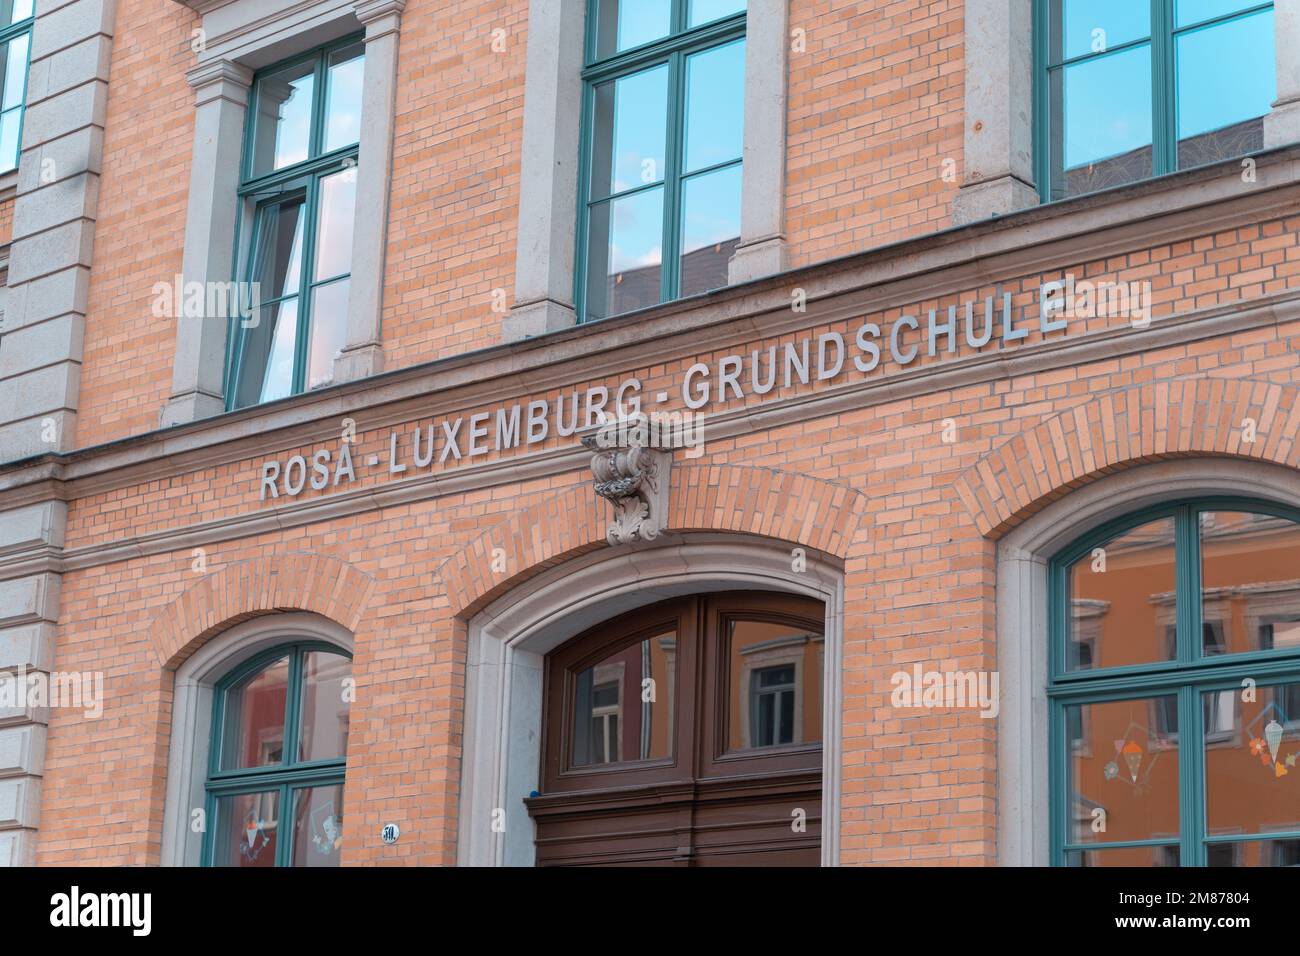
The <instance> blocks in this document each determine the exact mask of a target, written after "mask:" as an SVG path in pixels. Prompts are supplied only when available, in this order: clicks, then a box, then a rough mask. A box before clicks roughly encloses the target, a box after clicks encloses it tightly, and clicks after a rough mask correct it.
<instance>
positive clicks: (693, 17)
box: [686, 0, 745, 28]
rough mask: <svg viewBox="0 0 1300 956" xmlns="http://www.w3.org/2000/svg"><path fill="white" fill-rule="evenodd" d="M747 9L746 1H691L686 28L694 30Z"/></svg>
mask: <svg viewBox="0 0 1300 956" xmlns="http://www.w3.org/2000/svg"><path fill="white" fill-rule="evenodd" d="M744 9H745V0H690V3H689V11H690V12H689V14H688V16H687V18H686V26H687V27H688V28H694V27H698V26H703V25H704V24H706V23H712V22H713V21H714V20H721V19H722V18H723V17H729V16H731V15H732V14H733V13H739V12H740V11H741V10H744Z"/></svg>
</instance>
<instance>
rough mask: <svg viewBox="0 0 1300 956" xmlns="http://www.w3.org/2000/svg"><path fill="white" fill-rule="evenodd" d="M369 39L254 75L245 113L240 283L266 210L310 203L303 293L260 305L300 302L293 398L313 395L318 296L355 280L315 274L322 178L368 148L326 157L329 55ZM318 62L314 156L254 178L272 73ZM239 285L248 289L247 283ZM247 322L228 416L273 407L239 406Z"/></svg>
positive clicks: (231, 349)
mask: <svg viewBox="0 0 1300 956" xmlns="http://www.w3.org/2000/svg"><path fill="white" fill-rule="evenodd" d="M364 40H365V34H364V33H355V34H352V35H350V36H346V37H343V38H342V39H339V40H335V41H333V42H331V43H328V44H326V45H325V46H321V47H317V48H316V49H314V50H312V51H310V52H309V53H304V54H302V55H300V56H296V57H292V58H290V59H287V60H280V61H278V62H276V63H273V64H271V65H270V66H267V67H265V68H263V69H261V70H258V71H257V73H255V74H254V76H253V82H252V85H251V86H250V87H249V91H248V107H247V109H246V111H245V114H244V115H245V116H246V117H248V120H246V121H245V123H244V146H243V158H242V159H241V161H240V186H239V191H238V197H239V198H238V202H239V221H238V224H237V225H236V228H235V263H236V265H235V276H234V278H235V279H236V280H242V282H243V283H251V282H252V281H253V270H254V268H255V267H256V261H255V254H256V250H257V244H258V242H260V241H261V236H260V234H259V233H260V231H261V228H262V226H263V224H264V222H265V219H266V216H265V215H264V212H265V210H266V209H268V208H269V207H273V206H276V205H280V204H283V203H285V202H288V201H292V200H293V199H294V198H295V197H298V196H301V197H302V198H303V211H302V217H303V218H302V249H301V251H300V253H299V254H300V256H301V259H302V264H301V266H300V268H299V279H298V291H297V292H295V293H293V295H288V296H282V297H280V298H275V299H268V300H265V301H262V302H260V303H258V304H259V306H260V307H262V308H263V309H264V308H265V307H267V306H269V305H274V304H276V303H277V302H280V301H282V300H283V299H288V298H295V297H296V298H297V299H298V317H297V335H296V337H295V339H294V361H293V382H292V383H291V386H290V389H289V394H288V395H287V396H285V398H289V397H292V396H294V395H300V394H302V393H303V392H305V391H306V390H307V388H306V381H307V356H308V348H309V345H310V332H311V299H312V293H313V292H314V291H315V290H316V289H317V288H319V287H322V286H328V285H333V284H335V283H337V282H342V281H345V280H346V281H350V280H351V277H352V272H351V268H349V271H348V272H347V273H346V275H342V276H331V277H329V278H327V279H325V280H323V281H320V282H317V281H314V280H313V278H312V274H311V273H312V268H313V266H314V264H315V261H316V225H317V219H318V216H319V212H320V183H321V180H323V179H325V178H326V177H327V176H331V175H333V174H334V173H337V172H339V171H341V170H342V169H344V168H346V167H347V166H348V165H352V166H353V168H355V167H356V164H357V157H358V156H359V155H360V150H361V144H360V143H359V142H357V143H352V144H350V145H348V146H343V147H340V148H339V149H335V150H332V151H330V152H328V153H326V152H322V149H323V147H324V142H325V132H326V122H325V119H326V106H327V102H328V94H329V90H328V86H329V84H328V72H329V57H330V54H331V53H334V52H336V51H338V50H341V49H343V48H345V47H348V46H352V45H353V44H356V43H361V42H363V41H364ZM312 61H315V72H314V74H313V80H312V117H311V133H310V136H309V140H308V150H307V159H305V160H303V161H302V162H299V163H295V164H293V165H292V166H286V167H284V168H283V169H277V170H273V171H272V172H269V173H264V174H263V175H261V176H254V175H253V173H252V169H253V138H254V134H255V133H256V126H257V124H256V123H255V122H254V121H253V118H254V117H256V116H257V95H258V88H259V84H260V82H261V80H262V79H263V78H265V77H266V76H268V75H271V74H274V73H279V72H281V71H283V70H286V69H288V68H289V67H293V66H296V65H298V64H300V63H308V62H312ZM245 220H248V221H247V222H246V221H245ZM244 232H247V233H248V241H247V242H245V241H243V239H242V234H243V233H244ZM239 287H240V288H248V286H247V285H241V286H239ZM240 322H241V320H240V319H239V318H238V317H233V318H231V319H230V320H229V326H228V329H227V334H226V342H227V343H228V345H227V348H226V373H225V402H226V411H234V410H235V409H237V408H252V407H254V406H256V405H259V404H266V403H262V402H252V403H249V404H247V405H242V406H240V405H236V404H235V399H236V396H237V395H238V390H239V385H240V381H239V376H240V373H241V371H242V370H243V367H244V361H243V360H244V347H245V345H246V339H247V336H246V335H245V334H244V331H245V330H244V329H243V328H242V326H241V324H240ZM272 401H279V399H272Z"/></svg>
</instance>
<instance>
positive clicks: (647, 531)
mask: <svg viewBox="0 0 1300 956" xmlns="http://www.w3.org/2000/svg"><path fill="white" fill-rule="evenodd" d="M582 443H583V444H584V445H586V446H587V447H588V448H590V449H592V450H593V451H594V452H595V454H594V455H592V457H591V472H592V474H593V475H595V481H593V482H592V485H593V487H594V488H595V489H596V494H598V495H600V496H601V497H602V498H605V499H606V500H608V501H609V502H611V503H612V504H613V505H614V520H613V521H612V522H611V523H610V525H609V529H608V531H606V533H605V539H606V540H607V541H608V542H609V543H610V544H611V545H614V544H630V543H631V542H633V541H638V540H640V541H653V540H654V539H655V538H657V537H658V536H659V532H660V531H663V530H664V528H665V526H666V523H667V520H668V472H669V469H670V468H671V467H672V461H673V456H672V453H671V452H667V451H659V450H657V449H654V448H646V447H643V446H641V445H638V444H630V445H622V446H615V447H609V446H608V444H607V441H606V440H605V437H604V435H588V436H587V437H585V438H583V439H582Z"/></svg>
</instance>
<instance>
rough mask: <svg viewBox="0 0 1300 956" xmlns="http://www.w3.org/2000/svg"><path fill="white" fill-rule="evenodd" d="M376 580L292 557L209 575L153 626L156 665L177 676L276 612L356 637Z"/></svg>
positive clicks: (336, 562)
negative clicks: (326, 623)
mask: <svg viewBox="0 0 1300 956" xmlns="http://www.w3.org/2000/svg"><path fill="white" fill-rule="evenodd" d="M373 584H374V580H373V579H372V578H371V577H370V576H369V575H367V574H365V573H364V572H362V571H359V570H357V569H356V568H355V567H353V566H352V565H350V564H348V563H347V562H346V561H343V560H341V559H339V558H335V557H332V556H330V555H326V554H309V553H289V554H278V555H274V556H270V557H262V558H254V559H252V560H249V561H237V562H232V563H230V564H226V565H224V566H222V567H220V568H217V569H215V570H212V571H209V572H208V573H207V574H204V575H203V576H202V577H200V578H199V579H198V580H197V581H196V582H195V583H194V584H193V585H192V586H191V587H189V588H188V589H186V590H185V591H184V592H182V593H181V594H179V595H178V596H177V597H176V598H175V599H174V600H173V601H172V602H171V603H170V604H168V605H167V606H166V607H164V608H163V609H162V610H161V611H160V612H159V613H158V615H157V617H155V618H154V620H153V622H152V623H151V624H150V626H149V639H150V640H151V641H152V642H153V646H154V650H155V651H156V652H157V654H158V659H159V661H160V662H161V663H162V665H163V667H164V668H165V669H166V670H169V671H173V670H175V669H176V668H177V667H179V666H180V665H181V663H182V662H184V661H185V659H186V658H187V657H189V656H190V655H191V654H192V653H194V651H195V650H196V649H198V648H199V647H201V646H202V645H203V643H204V642H205V641H207V640H208V639H209V638H211V637H212V636H213V635H214V634H217V633H218V632H220V631H224V630H226V629H227V628H229V627H232V626H233V625H235V624H238V623H240V622H241V621H246V620H248V619H249V618H254V617H258V616H260V615H263V614H274V613H276V612H277V611H309V612H312V613H315V614H319V615H321V616H322V617H326V618H329V619H330V620H332V621H336V622H338V623H339V624H342V625H343V626H344V627H346V628H347V629H348V630H350V631H352V632H354V633H355V632H356V630H357V626H358V624H359V623H360V620H361V613H362V610H363V609H364V608H365V606H366V602H367V601H368V600H369V597H370V591H371V588H372V586H373Z"/></svg>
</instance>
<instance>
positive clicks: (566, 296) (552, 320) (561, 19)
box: [502, 0, 789, 342]
mask: <svg viewBox="0 0 1300 956" xmlns="http://www.w3.org/2000/svg"><path fill="white" fill-rule="evenodd" d="M587 5H588V0H530V2H529V5H528V51H527V62H526V65H525V78H524V130H523V147H522V151H521V157H520V185H519V229H518V234H517V237H516V249H515V295H514V298H515V304H514V306H513V308H512V309H511V311H510V314H509V315H508V316H507V317H506V319H505V321H504V323H503V325H502V340H503V341H506V342H516V341H519V340H521V339H526V338H531V337H533V336H537V335H544V334H546V333H547V332H554V331H556V330H558V329H564V328H568V327H570V326H573V325H576V324H577V321H578V319H577V313H576V312H575V309H574V302H573V299H574V282H575V278H574V277H575V265H576V259H577V217H578V215H579V211H578V210H579V203H578V170H579V168H580V167H581V165H582V157H581V135H582V130H581V126H582V98H583V81H582V75H581V74H582V68H583V65H584V62H583V61H584V49H585V44H584V39H585V37H586V18H587ZM788 23H789V0H749V4H748V16H747V22H746V39H745V106H744V109H745V124H744V141H743V144H742V158H743V161H744V167H743V168H744V172H743V183H744V185H743V190H742V195H741V210H740V243H739V244H738V245H737V247H736V252H735V253H734V255H733V256H732V258H731V262H730V265H729V268H728V281H729V283H730V284H732V285H735V284H737V283H741V282H748V281H750V280H752V279H760V278H763V277H764V276H769V275H776V274H777V273H780V272H784V271H785V270H786V268H787V257H786V238H785V161H786V148H785V143H786V99H787V92H786V91H787V81H788V77H787V66H786V64H787V59H788V56H787V54H788V51H789V38H788V36H787V34H788V32H789V31H788V29H787V26H788Z"/></svg>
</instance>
